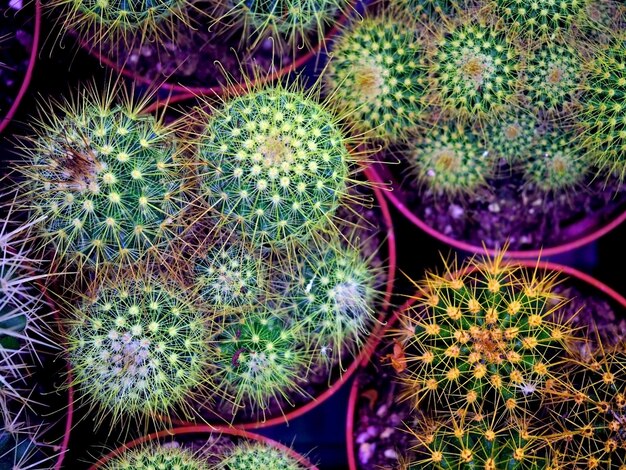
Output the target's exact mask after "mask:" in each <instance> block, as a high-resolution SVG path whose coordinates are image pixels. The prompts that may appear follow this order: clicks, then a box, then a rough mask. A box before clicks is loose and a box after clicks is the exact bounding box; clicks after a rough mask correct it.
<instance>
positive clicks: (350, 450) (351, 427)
mask: <svg viewBox="0 0 626 470" xmlns="http://www.w3.org/2000/svg"><path fill="white" fill-rule="evenodd" d="M510 263H511V264H514V265H520V266H522V267H525V268H528V269H535V268H537V269H538V270H541V271H556V272H559V273H561V274H562V275H563V276H564V277H565V278H566V282H567V283H570V282H571V283H573V284H575V285H581V286H582V285H584V286H585V290H586V291H589V292H593V293H594V294H597V295H599V296H600V297H603V298H605V299H606V300H608V301H609V302H610V303H611V304H612V305H613V307H614V308H615V307H617V308H619V309H622V310H624V311H626V298H624V297H623V296H622V295H621V294H619V293H618V292H616V291H615V290H613V289H612V288H611V287H609V286H607V285H606V284H604V283H602V282H600V281H599V280H597V279H596V278H594V277H593V276H590V275H589V274H585V273H583V272H581V271H579V270H577V269H575V268H571V267H569V266H564V265H560V264H556V263H550V262H544V261H539V262H538V261H536V260H511V261H510ZM473 270H474V269H473V268H471V267H470V268H467V269H465V270H464V271H463V272H465V273H467V272H471V271H473ZM417 300H419V298H418V297H414V298H411V299H409V300H408V301H407V302H406V303H405V304H404V305H403V306H402V307H400V308H399V309H398V310H397V311H396V312H394V315H393V316H392V318H391V320H390V321H389V323H388V325H387V326H386V327H385V328H384V329H383V331H381V333H380V335H379V337H378V342H377V343H376V345H375V346H374V348H372V349H370V350H369V351H370V353H371V354H370V356H368V357H364V358H363V359H362V360H361V363H360V365H361V366H362V367H363V368H365V367H368V365H369V364H370V363H371V360H372V356H373V354H374V352H375V351H376V349H377V347H378V346H380V347H382V346H383V345H387V343H386V342H385V340H384V336H385V334H386V333H387V332H388V331H389V329H390V328H392V327H393V326H394V324H395V323H396V321H397V320H398V318H399V315H400V314H401V313H402V312H404V311H406V310H407V309H409V308H411V307H412V306H413V305H414V304H415V302H417ZM390 367H391V366H390ZM361 377H362V376H361V375H357V376H356V378H355V380H354V382H353V383H352V386H351V388H350V395H349V398H348V407H347V416H346V451H347V457H348V464H349V469H350V470H359V469H360V468H361V467H360V466H359V465H358V458H357V454H358V448H357V444H356V442H355V438H354V433H355V430H356V420H357V413H358V408H357V406H358V403H359V399H360V397H361V395H360V393H359V392H360V386H361V385H362V384H361V381H360V378H361Z"/></svg>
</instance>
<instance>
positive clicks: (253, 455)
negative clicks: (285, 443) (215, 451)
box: [217, 441, 306, 470]
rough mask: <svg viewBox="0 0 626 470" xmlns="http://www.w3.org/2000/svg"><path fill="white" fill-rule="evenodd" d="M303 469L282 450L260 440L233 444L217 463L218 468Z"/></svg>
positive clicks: (231, 469)
mask: <svg viewBox="0 0 626 470" xmlns="http://www.w3.org/2000/svg"><path fill="white" fill-rule="evenodd" d="M254 468H258V469H264V470H265V469H267V470H305V468H306V467H304V466H303V465H301V464H300V463H299V462H298V461H296V460H295V459H294V458H293V457H291V456H290V455H287V454H286V453H285V452H284V451H282V450H280V449H278V448H275V447H271V446H269V445H267V444H263V443H260V442H247V441H242V442H241V443H239V444H236V445H235V446H233V448H232V449H230V450H229V451H228V452H227V453H226V456H225V457H224V458H223V459H222V460H221V462H220V463H219V464H218V465H217V469H218V470H250V469H254Z"/></svg>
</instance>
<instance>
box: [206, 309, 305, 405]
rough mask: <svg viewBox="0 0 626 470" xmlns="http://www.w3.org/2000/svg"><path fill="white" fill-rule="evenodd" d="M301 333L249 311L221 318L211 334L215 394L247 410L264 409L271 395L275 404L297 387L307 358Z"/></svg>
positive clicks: (278, 321) (298, 389) (268, 403)
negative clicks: (237, 319)
mask: <svg viewBox="0 0 626 470" xmlns="http://www.w3.org/2000/svg"><path fill="white" fill-rule="evenodd" d="M303 340H304V338H303V336H302V335H301V333H299V331H298V330H297V329H296V327H290V326H288V325H287V324H286V323H285V322H283V321H282V320H280V319H279V318H277V317H274V316H266V315H257V314H249V315H246V318H245V319H242V320H241V321H240V322H238V323H232V324H227V325H226V327H225V328H224V330H223V331H222V332H221V334H220V335H219V336H218V337H217V341H216V344H217V346H216V349H215V351H214V354H215V357H214V358H213V360H212V361H211V362H212V363H213V364H214V365H215V366H216V368H217V372H216V375H217V376H218V377H219V379H218V380H217V381H216V382H217V386H218V387H219V389H218V391H217V394H218V396H220V397H230V398H228V399H229V401H231V402H232V403H233V405H234V407H235V410H234V413H233V414H235V413H236V412H237V411H239V409H245V411H246V412H248V413H258V412H260V413H262V414H264V413H265V412H266V411H267V409H268V408H269V406H270V403H271V402H272V401H275V402H276V403H278V405H279V406H280V404H281V402H283V401H284V400H287V401H288V400H289V399H290V397H291V396H293V394H294V393H295V394H300V393H304V392H303V391H302V390H301V388H300V385H299V384H300V383H301V380H302V379H303V378H304V377H305V376H306V372H307V370H308V365H309V362H310V360H309V359H308V357H307V354H306V351H305V350H303V346H302V344H303V343H302V342H303Z"/></svg>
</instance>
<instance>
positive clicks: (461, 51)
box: [429, 18, 521, 121]
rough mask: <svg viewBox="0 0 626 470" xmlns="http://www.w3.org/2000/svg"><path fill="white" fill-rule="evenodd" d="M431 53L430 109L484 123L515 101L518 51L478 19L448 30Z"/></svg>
mask: <svg viewBox="0 0 626 470" xmlns="http://www.w3.org/2000/svg"><path fill="white" fill-rule="evenodd" d="M439 36H440V37H439V39H438V40H437V41H436V45H435V47H434V50H433V51H432V52H431V54H430V58H429V69H430V75H431V80H430V83H429V88H430V89H431V91H432V95H433V96H432V98H431V101H432V104H433V105H435V106H438V107H440V108H441V109H442V111H443V112H444V113H447V114H450V115H453V116H460V117H463V118H466V119H471V120H478V121H482V120H485V119H486V118H489V119H491V118H493V117H494V116H493V115H494V113H495V114H497V113H500V112H502V111H503V110H504V109H506V108H507V107H508V106H509V105H511V104H513V103H515V102H516V100H517V99H518V97H519V96H518V95H519V89H520V84H521V80H520V76H519V60H520V57H519V52H518V50H517V48H516V45H515V44H514V43H513V42H512V41H511V39H510V38H509V37H508V36H507V35H506V34H505V32H504V31H503V30H502V29H501V28H498V27H497V26H494V25H492V24H490V23H489V22H487V21H484V20H482V19H473V18H469V19H465V20H463V21H457V22H455V23H452V24H451V25H449V26H446V27H445V29H444V30H443V32H441V33H440V35H439Z"/></svg>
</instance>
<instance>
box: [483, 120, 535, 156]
mask: <svg viewBox="0 0 626 470" xmlns="http://www.w3.org/2000/svg"><path fill="white" fill-rule="evenodd" d="M536 128H537V118H536V117H535V116H534V115H532V114H528V113H517V112H514V111H509V112H507V113H506V114H504V115H502V116H501V117H498V119H495V120H494V121H493V122H491V123H490V124H489V125H488V126H487V127H486V128H485V129H484V134H483V138H484V141H485V147H486V148H487V150H488V151H489V153H490V154H491V155H493V156H494V157H497V158H503V159H504V160H505V161H507V162H508V163H510V164H514V163H516V162H519V161H523V160H525V159H526V158H527V157H528V154H529V149H530V148H531V146H532V144H533V142H534V140H535V136H536V132H537V131H536Z"/></svg>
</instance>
